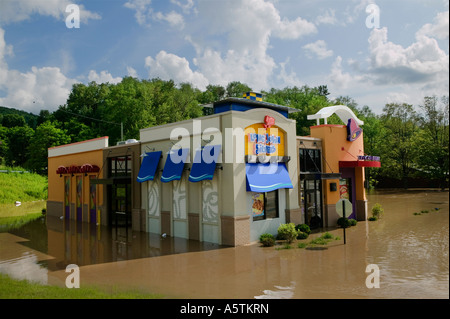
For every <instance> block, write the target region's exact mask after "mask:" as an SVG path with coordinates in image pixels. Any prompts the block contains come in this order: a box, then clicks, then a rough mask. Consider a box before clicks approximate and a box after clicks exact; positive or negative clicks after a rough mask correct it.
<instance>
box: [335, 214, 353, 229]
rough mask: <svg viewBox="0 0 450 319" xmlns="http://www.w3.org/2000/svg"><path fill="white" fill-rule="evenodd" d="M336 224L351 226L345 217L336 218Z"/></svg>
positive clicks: (345, 226)
mask: <svg viewBox="0 0 450 319" xmlns="http://www.w3.org/2000/svg"><path fill="white" fill-rule="evenodd" d="M337 224H338V226H340V227H342V228H348V227H350V226H351V222H350V220H349V219H348V218H347V217H345V218H344V217H340V218H338V220H337Z"/></svg>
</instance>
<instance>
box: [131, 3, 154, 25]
mask: <svg viewBox="0 0 450 319" xmlns="http://www.w3.org/2000/svg"><path fill="white" fill-rule="evenodd" d="M151 3H152V0H129V1H128V2H126V3H125V4H124V6H125V7H126V8H128V9H132V10H135V11H136V12H135V14H134V16H135V17H136V21H137V23H138V24H139V25H142V26H143V25H146V24H147V23H148V21H147V20H148V18H149V16H151V14H152V12H153V9H152V8H151V6H150V5H151Z"/></svg>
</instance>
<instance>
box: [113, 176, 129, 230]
mask: <svg viewBox="0 0 450 319" xmlns="http://www.w3.org/2000/svg"><path fill="white" fill-rule="evenodd" d="M110 187H111V191H110V194H111V196H109V198H110V207H111V209H110V212H111V223H112V225H114V226H130V225H131V184H114V185H111V186H110Z"/></svg>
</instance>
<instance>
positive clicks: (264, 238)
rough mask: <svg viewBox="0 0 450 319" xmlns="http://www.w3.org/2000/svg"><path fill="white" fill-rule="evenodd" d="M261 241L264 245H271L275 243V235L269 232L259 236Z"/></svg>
mask: <svg viewBox="0 0 450 319" xmlns="http://www.w3.org/2000/svg"><path fill="white" fill-rule="evenodd" d="M259 241H260V243H261V244H262V245H263V246H264V247H271V246H273V245H275V237H274V236H273V235H272V234H269V233H265V234H262V235H261V236H259Z"/></svg>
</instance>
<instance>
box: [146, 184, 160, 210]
mask: <svg viewBox="0 0 450 319" xmlns="http://www.w3.org/2000/svg"><path fill="white" fill-rule="evenodd" d="M147 189H148V214H149V216H152V217H159V200H160V198H159V182H158V180H157V179H155V180H153V181H148V187H147Z"/></svg>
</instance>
